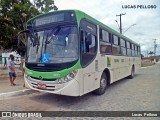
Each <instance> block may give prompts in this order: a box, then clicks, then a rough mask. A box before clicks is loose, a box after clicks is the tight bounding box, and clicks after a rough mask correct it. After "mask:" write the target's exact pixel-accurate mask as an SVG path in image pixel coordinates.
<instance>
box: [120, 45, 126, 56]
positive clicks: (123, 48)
mask: <svg viewBox="0 0 160 120" xmlns="http://www.w3.org/2000/svg"><path fill="white" fill-rule="evenodd" d="M126 53H127V52H126V48H125V47H121V55H124V56H125V55H126Z"/></svg>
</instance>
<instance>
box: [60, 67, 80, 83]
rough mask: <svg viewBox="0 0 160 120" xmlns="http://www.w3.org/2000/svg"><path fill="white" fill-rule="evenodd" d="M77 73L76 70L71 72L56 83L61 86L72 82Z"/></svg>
mask: <svg viewBox="0 0 160 120" xmlns="http://www.w3.org/2000/svg"><path fill="white" fill-rule="evenodd" d="M77 72H78V71H77V70H73V71H72V72H71V73H69V74H68V75H67V76H65V77H63V78H59V79H57V81H58V83H60V84H62V83H66V82H68V81H70V80H72V79H73V78H75V76H76V74H77Z"/></svg>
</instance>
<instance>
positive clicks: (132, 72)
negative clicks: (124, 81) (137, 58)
mask: <svg viewBox="0 0 160 120" xmlns="http://www.w3.org/2000/svg"><path fill="white" fill-rule="evenodd" d="M134 73H135V70H134V66H132V70H131V74H130V75H129V79H133V78H134Z"/></svg>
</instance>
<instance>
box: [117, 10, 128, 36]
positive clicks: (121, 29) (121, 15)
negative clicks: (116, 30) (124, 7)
mask: <svg viewBox="0 0 160 120" xmlns="http://www.w3.org/2000/svg"><path fill="white" fill-rule="evenodd" d="M122 15H126V13H125V14H123V13H122V14H119V15H116V17H117V16H119V17H120V33H121V34H122V20H121V16H122Z"/></svg>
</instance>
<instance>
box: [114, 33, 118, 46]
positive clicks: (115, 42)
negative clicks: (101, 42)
mask: <svg viewBox="0 0 160 120" xmlns="http://www.w3.org/2000/svg"><path fill="white" fill-rule="evenodd" d="M113 41H114V42H113V43H114V44H115V45H118V37H117V36H115V35H113Z"/></svg>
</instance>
